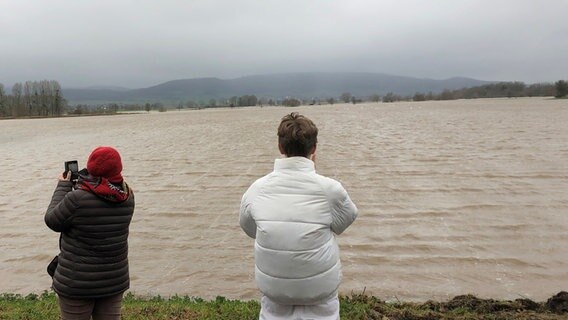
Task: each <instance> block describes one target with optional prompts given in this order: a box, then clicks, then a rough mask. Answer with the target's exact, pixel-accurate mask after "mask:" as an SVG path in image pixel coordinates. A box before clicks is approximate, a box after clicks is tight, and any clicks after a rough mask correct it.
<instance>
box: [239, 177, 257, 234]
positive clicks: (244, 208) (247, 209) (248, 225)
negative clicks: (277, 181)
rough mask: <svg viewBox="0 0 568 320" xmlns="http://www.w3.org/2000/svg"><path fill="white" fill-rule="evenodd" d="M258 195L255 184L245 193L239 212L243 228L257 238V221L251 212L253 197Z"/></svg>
mask: <svg viewBox="0 0 568 320" xmlns="http://www.w3.org/2000/svg"><path fill="white" fill-rule="evenodd" d="M255 197H256V188H255V185H254V184H253V185H252V186H251V187H250V188H249V189H248V190H247V192H245V194H244V195H243V198H242V200H241V208H240V213H239V223H240V225H241V229H243V231H244V232H245V233H246V234H247V235H248V236H249V237H251V238H253V239H255V238H256V222H255V221H254V218H253V216H252V213H251V207H252V203H251V201H252V199H254V198H255Z"/></svg>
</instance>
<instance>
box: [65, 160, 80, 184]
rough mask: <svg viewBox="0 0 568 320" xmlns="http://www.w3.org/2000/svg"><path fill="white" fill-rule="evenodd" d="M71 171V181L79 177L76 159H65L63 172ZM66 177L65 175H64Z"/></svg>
mask: <svg viewBox="0 0 568 320" xmlns="http://www.w3.org/2000/svg"><path fill="white" fill-rule="evenodd" d="M69 171H71V181H75V180H77V179H78V178H79V163H78V162H77V160H73V161H65V174H67V172H69ZM65 177H66V178H67V176H65Z"/></svg>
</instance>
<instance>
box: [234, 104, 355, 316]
mask: <svg viewBox="0 0 568 320" xmlns="http://www.w3.org/2000/svg"><path fill="white" fill-rule="evenodd" d="M317 135H318V129H317V127H316V126H315V124H314V123H313V122H312V121H311V120H310V119H308V118H306V117H304V116H302V115H299V114H298V113H295V112H294V113H291V114H289V115H286V116H285V117H284V118H282V121H281V123H280V125H279V127H278V147H279V149H280V153H282V154H283V155H284V156H285V157H284V158H281V159H276V160H275V163H274V171H273V172H271V173H269V174H268V175H266V176H264V177H262V178H260V179H258V180H257V181H255V182H254V183H253V184H252V185H251V186H250V187H249V189H248V190H247V191H246V192H245V194H244V195H243V198H242V201H241V207H240V225H241V228H242V229H243V230H244V232H245V233H246V234H247V235H248V236H249V237H251V238H253V239H255V265H256V266H255V278H256V283H257V285H258V287H259V289H260V291H261V294H262V296H261V310H260V319H330V320H331V319H333V320H335V319H339V300H338V297H337V294H338V288H339V283H340V282H341V263H340V261H339V247H338V245H337V240H336V236H337V235H339V234H341V233H342V232H343V231H344V230H345V229H347V227H349V225H351V223H353V221H354V220H355V218H356V217H357V207H356V206H355V204H354V203H353V202H352V201H351V199H350V198H349V195H348V194H347V191H345V189H344V188H343V186H342V185H341V184H340V183H339V182H337V181H336V180H333V179H330V178H327V177H324V176H321V175H319V174H317V173H316V171H315V163H314V161H315V158H316V157H315V154H316V147H317Z"/></svg>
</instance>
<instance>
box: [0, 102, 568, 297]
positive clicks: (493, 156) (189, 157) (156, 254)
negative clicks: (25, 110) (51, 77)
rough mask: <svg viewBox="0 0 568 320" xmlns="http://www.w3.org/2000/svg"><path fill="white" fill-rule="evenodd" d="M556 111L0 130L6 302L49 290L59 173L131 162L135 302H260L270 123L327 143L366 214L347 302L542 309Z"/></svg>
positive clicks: (556, 273)
mask: <svg viewBox="0 0 568 320" xmlns="http://www.w3.org/2000/svg"><path fill="white" fill-rule="evenodd" d="M566 104H567V103H566V101H565V100H564V101H561V100H558V101H557V100H547V99H497V100H472V101H448V102H424V103H395V104H362V105H334V106H312V107H302V108H295V109H293V110H292V109H284V108H246V109H237V110H200V111H182V112H179V111H170V112H166V113H151V114H139V115H121V116H112V117H84V118H69V119H39V120H7V121H0V128H1V132H2V134H1V135H0V150H1V151H2V155H3V156H2V157H1V158H0V167H1V168H2V171H1V172H0V176H1V178H2V182H3V188H4V192H3V193H2V195H1V196H0V217H1V219H2V228H1V229H0V237H1V239H2V242H1V243H0V292H15V293H29V292H40V291H42V290H45V289H47V288H48V287H49V285H50V278H49V276H48V275H47V274H46V272H45V267H46V266H47V263H48V262H49V261H50V260H51V257H52V256H53V255H54V254H56V253H57V239H58V237H57V235H56V234H55V233H52V232H50V231H49V230H48V229H47V227H45V225H44V223H43V213H44V211H45V209H46V207H47V204H48V202H49V200H50V197H51V193H52V191H53V187H54V186H55V183H56V177H57V175H58V174H59V172H60V171H61V170H62V169H63V162H64V161H65V160H71V159H78V160H79V162H80V163H81V164H83V165H84V164H85V161H86V157H87V156H88V154H89V153H90V151H91V150H92V149H93V148H94V147H96V146H98V145H113V146H115V147H117V148H118V149H119V151H120V152H121V153H122V155H123V161H124V168H125V170H124V175H125V177H126V179H127V181H128V182H129V183H130V184H131V185H132V187H133V188H134V190H135V193H136V197H137V208H136V212H135V217H134V220H133V224H132V226H131V236H130V263H131V277H132V285H131V290H132V291H134V292H136V293H139V294H161V295H171V294H176V293H177V294H187V295H195V296H203V297H206V298H211V297H215V296H217V295H223V296H226V297H230V298H255V297H257V296H258V293H257V290H256V287H255V284H254V274H253V266H254V260H253V259H254V258H253V242H252V240H251V239H248V238H247V237H246V236H245V234H244V233H243V232H242V231H241V230H240V228H239V226H238V216H237V215H238V207H239V203H240V197H241V195H242V194H243V192H244V191H245V190H246V188H247V187H248V186H249V185H250V184H251V183H252V182H253V181H254V180H255V179H257V178H258V177H260V176H262V175H264V174H266V173H268V172H269V171H270V170H271V169H272V165H273V159H274V158H276V157H278V152H277V147H276V143H277V141H276V126H277V124H278V122H279V119H280V118H281V117H282V116H283V115H284V114H285V113H287V112H290V111H300V112H302V113H304V114H306V115H307V116H309V117H311V118H312V119H313V120H314V121H315V122H316V124H317V125H318V127H319V129H320V138H319V140H320V143H319V146H318V158H317V159H318V163H317V169H318V171H319V172H320V173H322V174H324V175H327V176H330V177H333V178H335V179H338V180H340V181H341V182H342V183H343V184H344V185H345V187H346V188H347V190H348V191H349V193H350V194H351V196H352V198H353V200H354V201H355V202H356V203H357V205H358V207H359V210H360V216H359V219H358V220H357V221H356V222H355V224H354V225H353V226H352V227H351V228H350V229H348V230H347V232H346V233H344V234H343V235H342V236H341V237H340V246H341V250H342V252H341V254H342V262H343V274H344V280H343V284H342V287H341V291H342V292H344V293H349V292H352V291H353V292H360V291H362V290H363V289H364V288H366V292H367V293H372V294H375V295H378V296H380V297H382V298H384V299H392V298H393V297H395V296H396V297H398V298H402V299H416V300H425V299H429V298H446V297H448V296H453V295H456V294H463V293H475V294H478V295H480V296H491V297H496V298H517V297H520V296H526V297H529V298H533V299H537V300H542V299H545V298H547V297H549V296H550V295H552V294H554V293H556V292H558V291H560V290H566V289H567V287H568V277H566V270H568V259H567V257H568V256H567V254H568V252H567V251H566V243H567V242H568V218H567V215H566V213H567V209H568V192H566V190H568V168H567V163H568V161H567V160H568V126H566V123H568V106H567V105H566Z"/></svg>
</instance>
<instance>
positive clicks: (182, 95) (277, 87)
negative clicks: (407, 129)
mask: <svg viewBox="0 0 568 320" xmlns="http://www.w3.org/2000/svg"><path fill="white" fill-rule="evenodd" d="M488 83H492V82H488V81H481V80H476V79H470V78H450V79H445V80H433V79H419V78H412V77H402V76H394V75H388V74H382V73H288V74H267V75H254V76H246V77H240V78H236V79H228V80H223V79H218V78H195V79H183V80H173V81H168V82H165V83H162V84H159V85H156V86H153V87H148V88H142V89H124V88H108V87H94V88H84V89H72V88H63V95H64V97H65V98H66V99H67V100H68V101H69V103H71V104H77V103H104V102H147V101H148V102H158V101H159V102H166V103H167V102H173V103H176V102H179V101H188V100H194V101H197V100H209V99H221V98H227V99H228V98H230V97H232V96H242V95H251V94H254V95H256V96H257V97H259V98H262V97H266V98H284V97H287V96H289V97H295V98H301V99H311V98H327V97H335V98H337V97H339V96H340V95H341V94H342V93H344V92H350V93H351V94H353V95H354V96H356V97H368V96H370V95H372V94H379V95H384V94H386V93H389V92H392V93H395V94H399V95H412V94H414V93H416V92H424V93H427V92H430V91H431V92H433V93H439V92H442V91H443V90H445V89H448V90H454V89H460V88H465V87H473V86H479V85H483V84H488Z"/></svg>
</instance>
